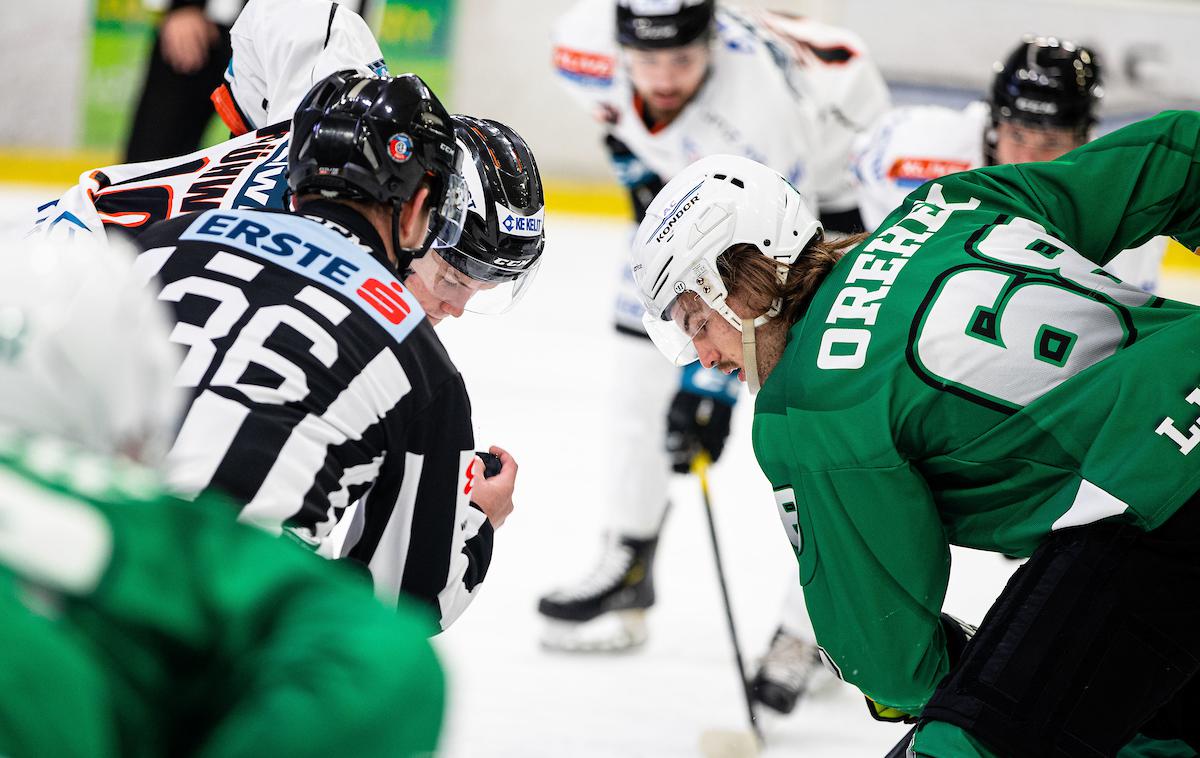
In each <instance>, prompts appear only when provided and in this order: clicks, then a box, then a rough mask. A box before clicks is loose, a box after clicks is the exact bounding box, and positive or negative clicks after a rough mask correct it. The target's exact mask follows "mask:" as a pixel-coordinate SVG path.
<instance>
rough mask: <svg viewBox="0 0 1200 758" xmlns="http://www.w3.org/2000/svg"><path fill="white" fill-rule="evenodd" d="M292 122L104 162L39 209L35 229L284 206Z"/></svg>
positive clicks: (79, 228) (130, 223)
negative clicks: (148, 157) (199, 145)
mask: <svg viewBox="0 0 1200 758" xmlns="http://www.w3.org/2000/svg"><path fill="white" fill-rule="evenodd" d="M290 127H291V122H290V121H284V122H283V123H279V124H275V125H273V126H268V127H265V128H263V129H259V130H257V131H254V132H248V133H247V134H243V135H242V136H241V137H235V138H234V139H231V140H229V141H228V142H222V143H221V144H219V145H214V146H213V147H209V148H205V149H203V150H198V151H196V152H194V153H191V154H189V155H185V156H182V157H180V158H165V159H163V160H160V161H147V162H145V163H126V164H123V165H117V166H105V167H104V168H98V169H93V170H91V171H86V172H84V173H83V174H82V175H81V176H80V177H79V183H78V184H76V185H75V186H73V187H71V188H70V189H68V190H67V191H66V192H65V193H63V195H62V196H61V197H59V198H58V199H57V200H52V201H51V202H48V203H46V204H45V205H42V206H40V207H39V208H38V209H37V217H36V221H35V226H34V232H35V233H39V234H44V235H47V236H50V237H58V236H65V237H67V238H70V237H74V236H75V235H76V234H80V233H93V234H105V232H106V228H107V227H110V226H117V227H123V228H125V229H127V230H129V231H138V230H140V229H143V228H145V227H147V226H149V225H150V224H153V223H154V222H155V221H162V220H164V219H167V218H174V217H175V216H178V215H180V214H182V213H194V212H197V211H207V210H214V209H218V208H255V209H259V208H282V207H283V196H284V191H285V190H286V189H287V179H286V169H287V158H288V136H289V134H290V132H289V129H290Z"/></svg>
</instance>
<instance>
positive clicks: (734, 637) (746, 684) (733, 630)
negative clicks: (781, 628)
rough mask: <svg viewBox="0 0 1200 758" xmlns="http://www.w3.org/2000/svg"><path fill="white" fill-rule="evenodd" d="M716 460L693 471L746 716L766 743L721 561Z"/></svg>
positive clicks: (703, 459) (705, 460)
mask: <svg viewBox="0 0 1200 758" xmlns="http://www.w3.org/2000/svg"><path fill="white" fill-rule="evenodd" d="M711 463H712V461H711V459H710V458H709V457H708V455H707V454H706V453H700V454H699V455H697V456H696V457H695V459H693V461H692V473H694V474H695V475H696V479H697V480H699V482H700V496H701V498H702V499H703V501H704V513H705V515H706V516H707V517H708V535H709V537H711V538H712V548H713V559H714V562H715V563H716V566H717V583H718V584H719V585H720V587H721V600H722V601H723V602H724V604H725V620H726V621H727V622H728V624H729V641H730V642H731V643H732V644H733V657H734V660H735V662H736V663H737V672H738V684H739V685H741V689H742V697H743V699H744V700H745V702H746V715H747V716H748V717H749V719H750V728H751V729H753V730H754V736H755V738H756V739H757V740H758V743H759V744H760V745H761V744H763V734H762V729H761V728H760V727H759V724H758V714H757V713H755V711H754V699H753V696H752V694H751V692H750V680H749V679H747V677H746V665H745V663H743V661H742V646H741V644H740V643H739V642H738V634H737V625H736V624H735V623H734V621H733V606H732V605H731V604H730V602H729V587H728V585H727V583H726V581H725V566H724V564H723V563H722V562H721V546H720V542H719V541H718V540H717V524H716V521H715V520H714V518H713V508H712V496H711V495H709V492H708V467H709V465H710V464H711Z"/></svg>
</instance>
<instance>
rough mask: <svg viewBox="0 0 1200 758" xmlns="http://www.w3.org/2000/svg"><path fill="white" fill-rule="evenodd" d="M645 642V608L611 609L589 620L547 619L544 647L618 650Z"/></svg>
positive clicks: (594, 650)
mask: <svg viewBox="0 0 1200 758" xmlns="http://www.w3.org/2000/svg"><path fill="white" fill-rule="evenodd" d="M645 642H646V612H645V611H644V610H641V609H635V610H626V611H610V612H609V613H604V614H601V615H599V616H597V617H596V618H594V619H591V620H590V621H560V620H558V619H548V620H547V624H546V629H545V631H544V632H543V634H542V647H544V648H546V649H547V650H555V651H558V652H563V653H618V652H622V651H625V650H632V649H633V648H636V647H638V646H640V645H642V644H643V643H645Z"/></svg>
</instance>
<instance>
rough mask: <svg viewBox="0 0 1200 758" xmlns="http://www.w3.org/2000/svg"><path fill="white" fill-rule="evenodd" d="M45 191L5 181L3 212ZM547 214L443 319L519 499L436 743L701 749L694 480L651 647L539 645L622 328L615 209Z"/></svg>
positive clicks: (481, 747)
mask: <svg viewBox="0 0 1200 758" xmlns="http://www.w3.org/2000/svg"><path fill="white" fill-rule="evenodd" d="M53 195H54V192H53V191H45V190H42V189H37V188H7V189H0V223H3V221H4V220H6V219H13V218H18V217H20V216H21V215H22V214H23V213H24V212H25V211H26V209H27V208H28V207H29V205H30V204H32V203H34V202H38V201H43V200H45V199H49V198H50V197H52V196H53ZM546 231H547V235H548V239H549V242H548V245H547V250H546V253H545V262H544V265H543V266H542V270H541V272H540V273H539V275H538V279H537V281H535V282H533V286H532V287H531V288H530V292H529V294H528V296H527V297H526V298H525V300H523V301H522V302H521V303H520V304H519V305H518V306H517V307H516V308H515V309H514V310H513V311H512V312H511V313H509V314H505V315H501V316H488V317H484V316H474V315H471V314H468V315H467V316H465V317H464V318H462V319H460V320H458V321H450V322H446V323H444V324H443V325H442V326H440V327H439V333H440V334H441V335H442V337H443V339H444V340H445V342H446V344H447V346H448V348H449V350H450V354H451V355H452V357H453V358H454V359H455V361H456V363H457V364H458V366H459V368H460V369H461V370H462V373H463V375H464V377H465V378H466V382H467V386H468V388H469V389H470V392H471V399H472V403H473V406H474V409H475V413H474V416H475V426H476V439H477V442H478V446H479V447H480V448H483V447H486V446H487V445H489V444H499V445H502V446H504V447H506V448H507V449H509V450H510V451H511V452H512V453H513V454H514V455H515V456H516V458H517V461H518V462H519V464H520V466H521V469H520V475H519V478H518V488H517V493H516V511H515V512H514V514H513V515H512V516H511V517H510V518H509V520H508V522H507V523H506V524H505V525H504V527H503V528H502V529H501V530H500V531H499V532H498V533H497V535H496V549H495V558H494V561H493V564H492V568H491V571H490V572H489V574H488V577H487V581H486V582H485V583H484V584H483V585H482V587H481V588H480V590H479V592H480V594H479V597H478V598H477V599H476V600H475V602H474V604H473V605H472V607H471V608H469V609H468V610H467V612H466V613H465V614H464V615H463V617H462V618H461V619H459V621H458V622H457V623H456V624H455V625H454V626H453V627H452V628H451V629H450V630H449V631H447V632H445V633H444V634H442V635H441V636H440V637H438V638H437V640H436V645H437V647H438V649H439V650H440V651H441V653H442V655H443V657H444V659H445V662H446V665H447V668H448V670H449V675H450V688H451V689H450V693H451V700H450V712H449V720H448V724H447V729H446V733H445V739H444V743H443V751H442V753H443V755H445V756H449V757H451V758H551V757H553V758H560V757H569V758H632V757H635V756H644V757H645V758H667V757H671V756H679V757H681V758H682V757H683V756H697V755H699V754H700V737H701V734H702V733H703V732H704V731H706V730H709V729H742V728H744V727H745V720H744V707H743V704H742V701H741V695H740V692H739V690H738V685H737V682H736V679H735V673H734V668H733V662H732V660H733V656H732V652H731V649H730V646H729V641H728V636H727V633H726V628H725V620H724V616H723V611H722V608H721V601H720V594H719V590H718V588H717V583H716V578H715V574H714V567H713V560H712V551H711V548H710V547H709V542H708V535H707V532H706V527H705V524H704V515H703V511H702V505H701V503H700V500H699V493H698V491H697V489H696V487H695V483H694V482H693V481H691V480H690V479H688V478H687V477H681V478H680V479H679V480H678V481H676V483H675V490H674V498H673V499H674V507H673V509H672V511H671V513H670V516H669V518H668V522H667V526H666V529H665V531H664V533H663V536H662V541H661V544H660V547H659V554H658V561H657V566H656V580H657V582H658V588H657V589H658V597H659V602H658V605H657V606H656V607H655V608H654V609H653V610H652V611H651V613H650V616H649V629H650V640H649V642H648V643H647V644H646V646H645V647H644V648H643V649H641V650H638V651H636V652H632V653H627V654H619V655H590V656H572V655H565V654H553V653H549V652H545V651H543V650H541V649H540V648H539V646H538V642H537V639H538V634H539V631H540V626H541V625H540V620H539V617H538V615H537V613H536V610H535V607H536V604H537V598H538V596H539V595H540V594H541V593H542V592H543V591H545V590H547V589H549V588H550V587H552V586H554V585H557V584H559V583H561V582H562V581H563V580H565V579H568V578H570V577H572V576H576V575H579V574H581V573H583V572H585V571H586V570H587V569H588V568H590V566H591V563H592V561H593V559H594V558H595V557H596V555H597V554H598V552H599V548H600V531H601V528H602V523H603V513H604V508H605V505H606V502H607V498H608V494H607V493H608V485H607V483H606V482H605V481H604V471H605V470H606V467H605V466H604V465H603V456H604V455H605V452H604V450H605V445H606V442H605V440H606V439H607V438H608V435H609V428H608V419H609V417H610V415H611V414H610V412H609V404H608V402H609V401H608V399H607V397H608V381H609V377H610V370H609V368H610V367H609V365H608V364H609V362H610V361H611V360H612V356H613V353H614V346H615V344H616V343H615V340H616V339H617V337H616V336H615V333H614V331H613V329H612V327H611V303H612V301H613V297H614V292H615V283H616V271H617V266H619V265H620V264H621V261H622V257H623V256H624V255H625V245H626V239H627V235H628V232H629V227H628V225H627V224H625V223H619V222H615V221H598V220H590V219H583V218H571V217H558V216H555V215H553V214H551V215H550V217H549V218H548V219H547V221H546ZM1197 292H1200V283H1198V280H1196V279H1189V278H1186V277H1178V276H1177V277H1174V278H1170V279H1168V280H1167V282H1166V283H1165V285H1164V294H1168V295H1169V296H1174V297H1184V298H1189V297H1191V298H1194V296H1195V294H1196V293H1197ZM637 380H638V378H637V377H636V376H630V377H629V381H637ZM750 416H751V404H750V403H749V402H742V403H740V404H739V406H738V410H737V413H736V415H735V419H734V431H733V437H732V440H731V442H730V445H729V446H728V447H727V448H726V453H725V456H724V457H723V458H722V460H721V462H720V463H719V464H717V465H716V467H715V468H714V469H713V472H712V493H713V500H714V504H715V509H716V518H717V521H718V529H719V530H720V535H721V540H722V550H723V557H724V560H725V565H726V568H727V571H728V573H729V577H728V580H729V585H730V591H731V593H732V596H733V602H734V612H735V615H736V618H737V623H738V625H739V632H740V634H741V638H742V644H743V649H744V653H745V654H746V656H747V660H748V661H753V659H754V658H755V657H756V656H758V655H760V654H761V653H762V652H763V650H764V649H765V648H766V645H767V643H768V641H769V639H770V637H771V634H772V632H773V631H774V629H775V627H776V625H777V624H778V621H779V608H780V603H781V602H782V598H783V596H784V592H785V587H786V583H787V582H788V581H790V580H791V576H792V575H793V573H794V559H793V558H792V556H791V553H790V548H789V546H788V542H787V538H786V536H785V534H784V532H783V530H782V528H781V526H780V524H779V520H778V517H777V515H776V510H775V505H774V501H773V499H772V497H771V492H770V488H769V486H768V485H767V483H766V481H765V479H763V477H762V475H761V473H760V472H759V471H758V468H757V466H756V465H755V463H754V459H753V455H752V453H751V451H750V448H749V445H750V440H749V425H750ZM1016 565H1017V564H1015V563H1014V562H1010V561H1007V560H1005V559H1003V558H1001V557H999V556H993V555H988V554H983V553H977V552H973V551H966V550H955V552H954V567H953V574H952V577H951V586H950V592H949V597H948V601H947V610H949V611H950V612H952V613H955V614H956V615H959V616H961V617H962V618H964V619H966V620H968V621H972V622H976V623H977V622H979V621H980V620H981V619H982V618H983V614H984V612H985V611H986V609H987V607H988V605H989V604H990V603H991V601H992V599H993V598H994V597H995V596H996V594H997V593H998V592H999V591H1000V589H1001V588H1002V587H1003V585H1004V582H1005V581H1006V579H1007V577H1008V575H1009V574H1010V573H1011V572H1012V570H1013V569H1014V568H1015V567H1016ZM399 707H400V708H401V709H402V707H403V706H399ZM763 724H764V729H765V732H766V738H767V748H766V750H765V751H764V753H763V755H764V756H768V757H769V756H813V757H819V758H850V757H851V756H853V757H855V758H857V757H858V756H879V755H882V754H883V753H884V752H886V750H887V749H888V748H890V747H891V746H892V745H893V744H894V743H895V742H896V741H897V740H898V739H900V738H901V737H902V735H903V734H904V732H905V731H906V729H907V727H904V726H903V725H892V724H881V723H877V722H874V721H872V720H871V719H870V717H869V716H868V715H867V713H866V709H865V706H864V705H863V703H862V699H861V697H860V696H859V695H858V694H857V693H856V691H854V690H853V689H851V688H849V687H847V686H845V685H840V684H838V683H836V682H835V681H833V680H832V679H831V678H827V680H826V681H825V683H824V684H823V686H821V687H819V688H818V690H817V691H816V692H815V693H814V694H813V695H812V696H811V697H809V698H807V699H805V700H803V701H802V702H801V704H800V705H799V706H798V708H797V710H796V711H795V712H794V713H793V714H792V715H791V716H788V717H779V716H774V715H772V714H770V713H765V714H763Z"/></svg>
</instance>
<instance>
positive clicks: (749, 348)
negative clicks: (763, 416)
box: [742, 318, 762, 395]
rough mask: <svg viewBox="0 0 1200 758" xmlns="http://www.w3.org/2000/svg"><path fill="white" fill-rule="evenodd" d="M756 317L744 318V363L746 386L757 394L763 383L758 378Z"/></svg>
mask: <svg viewBox="0 0 1200 758" xmlns="http://www.w3.org/2000/svg"><path fill="white" fill-rule="evenodd" d="M754 322H755V319H751V318H744V319H742V363H743V364H744V367H743V369H742V370H743V371H745V372H746V388H747V389H749V390H750V394H751V395H757V394H758V390H759V388H760V387H761V386H762V383H761V382H759V380H758V348H757V346H756V345H755V342H754Z"/></svg>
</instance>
